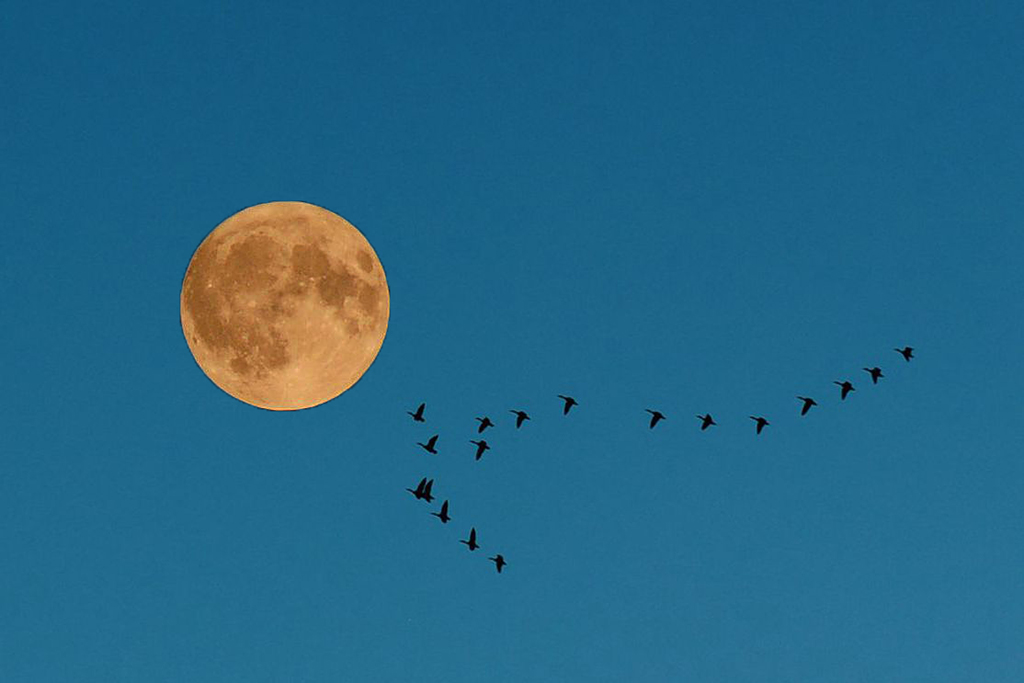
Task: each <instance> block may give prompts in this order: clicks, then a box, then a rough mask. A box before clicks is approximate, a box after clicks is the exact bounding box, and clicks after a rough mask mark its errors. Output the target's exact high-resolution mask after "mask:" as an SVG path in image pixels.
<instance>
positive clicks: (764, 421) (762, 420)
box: [750, 415, 771, 434]
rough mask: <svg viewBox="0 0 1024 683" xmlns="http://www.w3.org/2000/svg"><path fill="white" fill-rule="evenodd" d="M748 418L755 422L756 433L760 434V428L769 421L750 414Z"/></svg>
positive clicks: (768, 423)
mask: <svg viewBox="0 0 1024 683" xmlns="http://www.w3.org/2000/svg"><path fill="white" fill-rule="evenodd" d="M750 419H751V420H753V421H754V422H756V423H757V433H758V434H760V433H761V430H762V429H764V427H765V425H770V424H771V422H769V421H768V420H766V419H764V418H763V417H755V416H753V415H751V416H750Z"/></svg>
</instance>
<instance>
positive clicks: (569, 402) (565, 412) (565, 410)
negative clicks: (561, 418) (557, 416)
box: [558, 394, 579, 415]
mask: <svg viewBox="0 0 1024 683" xmlns="http://www.w3.org/2000/svg"><path fill="white" fill-rule="evenodd" d="M558 398H560V399H562V400H563V401H565V407H564V408H562V415H568V414H569V409H570V408H572V407H573V406H578V405H579V403H577V402H576V399H574V398H573V397H572V396H562V395H561V394H559V395H558Z"/></svg>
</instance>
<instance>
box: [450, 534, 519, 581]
mask: <svg viewBox="0 0 1024 683" xmlns="http://www.w3.org/2000/svg"><path fill="white" fill-rule="evenodd" d="M459 543H462V544H464V545H465V546H466V547H467V548H469V549H470V550H471V551H472V550H476V549H477V548H479V547H480V545H479V544H478V543H477V542H476V527H473V528H472V529H470V530H469V540H460V541H459ZM487 559H488V560H490V561H491V562H493V563H494V566H495V568H496V569H497V570H498V573H499V574H500V573H501V570H502V569H504V568H505V565H507V564H508V562H506V561H505V557H504V556H503V555H502V554H501V553H498V554H497V555H495V556H494V557H488V558H487Z"/></svg>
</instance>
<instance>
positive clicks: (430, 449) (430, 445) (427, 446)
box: [416, 434, 437, 455]
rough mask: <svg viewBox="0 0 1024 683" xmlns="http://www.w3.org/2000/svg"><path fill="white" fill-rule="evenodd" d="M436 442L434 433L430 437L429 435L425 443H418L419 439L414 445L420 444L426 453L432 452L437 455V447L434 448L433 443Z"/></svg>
mask: <svg viewBox="0 0 1024 683" xmlns="http://www.w3.org/2000/svg"><path fill="white" fill-rule="evenodd" d="M436 443H437V434H434V435H433V436H432V437H430V440H429V441H427V442H426V443H420V442H419V441H417V442H416V445H417V446H420V447H421V448H423V450H425V451H426V452H427V453H433V454H434V455H437V449H436V448H434V444H436Z"/></svg>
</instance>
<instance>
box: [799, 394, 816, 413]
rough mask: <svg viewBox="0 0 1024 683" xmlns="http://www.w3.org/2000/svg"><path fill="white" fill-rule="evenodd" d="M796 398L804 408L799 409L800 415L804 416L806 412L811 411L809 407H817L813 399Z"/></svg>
mask: <svg viewBox="0 0 1024 683" xmlns="http://www.w3.org/2000/svg"><path fill="white" fill-rule="evenodd" d="M797 398H798V399H800V400H801V401H803V402H804V407H803V408H801V409H800V414H801V415H806V414H807V411H808V410H810V409H811V406H816V405H818V402H817V401H815V400H814V399H813V398H805V397H803V396H797Z"/></svg>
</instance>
